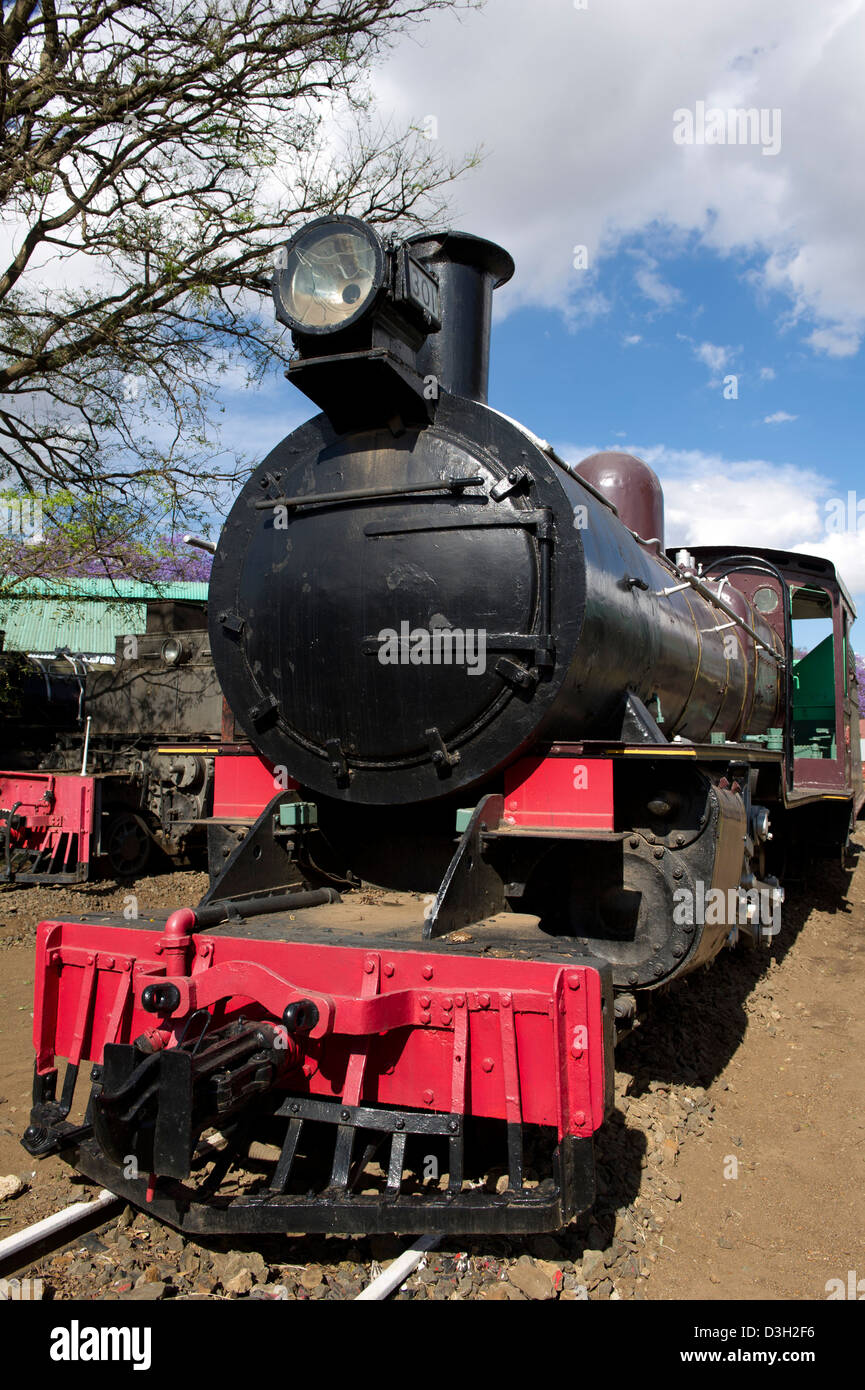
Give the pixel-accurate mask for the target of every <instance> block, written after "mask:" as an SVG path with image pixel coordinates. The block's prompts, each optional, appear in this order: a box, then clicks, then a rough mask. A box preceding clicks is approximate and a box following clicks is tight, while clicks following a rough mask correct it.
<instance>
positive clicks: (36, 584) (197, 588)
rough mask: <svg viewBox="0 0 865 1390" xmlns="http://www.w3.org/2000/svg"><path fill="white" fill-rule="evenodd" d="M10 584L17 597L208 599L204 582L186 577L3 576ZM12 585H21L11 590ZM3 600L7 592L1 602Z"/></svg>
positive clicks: (6, 582) (7, 583) (5, 581)
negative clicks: (151, 581) (153, 580)
mask: <svg viewBox="0 0 865 1390" xmlns="http://www.w3.org/2000/svg"><path fill="white" fill-rule="evenodd" d="M4 584H6V585H7V586H8V587H9V590H10V595H9V596H10V597H11V595H12V593H13V592H14V593H15V595H16V597H18V598H29V597H30V596H31V595H34V594H46V595H47V596H49V597H51V598H110V599H114V600H115V601H116V600H117V599H119V598H124V599H148V598H152V599H159V598H176V599H194V600H197V601H201V600H206V599H207V584H206V583H200V582H192V581H191V580H186V579H170V580H169V579H166V580H164V581H160V582H159V583H157V584H148V583H146V582H145V581H144V580H142V579H107V578H105V577H103V576H100V577H99V578H94V577H92V576H90V575H82V576H80V577H78V576H76V577H75V578H73V579H36V578H34V579H21V580H16V579H12V578H9V579H7V580H4ZM13 585H20V588H18V589H15V590H13V588H12V586H13ZM5 601H6V595H3V597H2V598H0V603H3V602H5Z"/></svg>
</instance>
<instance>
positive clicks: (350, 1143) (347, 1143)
mask: <svg viewBox="0 0 865 1390" xmlns="http://www.w3.org/2000/svg"><path fill="white" fill-rule="evenodd" d="M356 1134H357V1130H356V1129H355V1127H354V1125H353V1124H342V1125H340V1126H339V1128H338V1129H337V1131H336V1145H335V1146H334V1151H333V1168H332V1169H331V1173H330V1185H331V1187H343V1188H347V1187H348V1175H349V1172H350V1171H351V1155H352V1151H353V1149H354V1136H355V1135H356Z"/></svg>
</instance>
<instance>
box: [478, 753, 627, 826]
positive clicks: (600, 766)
mask: <svg viewBox="0 0 865 1390" xmlns="http://www.w3.org/2000/svg"><path fill="white" fill-rule="evenodd" d="M503 819H504V823H505V825H514V826H524V827H526V828H529V829H532V828H534V829H539V830H542V829H572V830H612V829H613V764H612V761H611V760H610V759H609V758H584V757H582V756H574V755H570V756H567V757H564V756H551V757H539V758H521V759H520V760H519V762H516V763H514V764H513V765H512V766H511V767H509V768H507V769H506V771H505V804H504V817H503Z"/></svg>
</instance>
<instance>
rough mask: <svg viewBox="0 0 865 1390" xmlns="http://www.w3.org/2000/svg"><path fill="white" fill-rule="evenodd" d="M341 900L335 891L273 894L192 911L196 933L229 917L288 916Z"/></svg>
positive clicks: (311, 890) (226, 902)
mask: <svg viewBox="0 0 865 1390" xmlns="http://www.w3.org/2000/svg"><path fill="white" fill-rule="evenodd" d="M341 901H342V899H341V898H340V896H339V893H338V892H337V891H336V889H335V888H313V889H310V890H308V891H306V892H303V891H301V892H297V893H274V894H272V895H271V896H270V897H266V896H263V897H258V898H247V899H246V900H245V901H244V899H242V898H241V899H239V900H231V901H228V900H225V901H218V902H212V903H208V904H207V905H206V907H197V908H195V927H196V929H206V928H207V927H215V926H217V925H218V924H219V923H220V922H224V921H226V920H227V919H228V920H230V919H231V918H232V917H242V918H246V917H261V916H263V915H264V914H265V913H267V912H291V911H293V910H294V909H295V908H301V907H320V906H322V905H323V904H324V903H338V902H341Z"/></svg>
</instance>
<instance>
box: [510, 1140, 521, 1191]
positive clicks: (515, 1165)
mask: <svg viewBox="0 0 865 1390" xmlns="http://www.w3.org/2000/svg"><path fill="white" fill-rule="evenodd" d="M508 1178H509V1180H510V1186H511V1191H512V1192H520V1191H522V1186H523V1127H522V1125H521V1124H509V1125H508Z"/></svg>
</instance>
